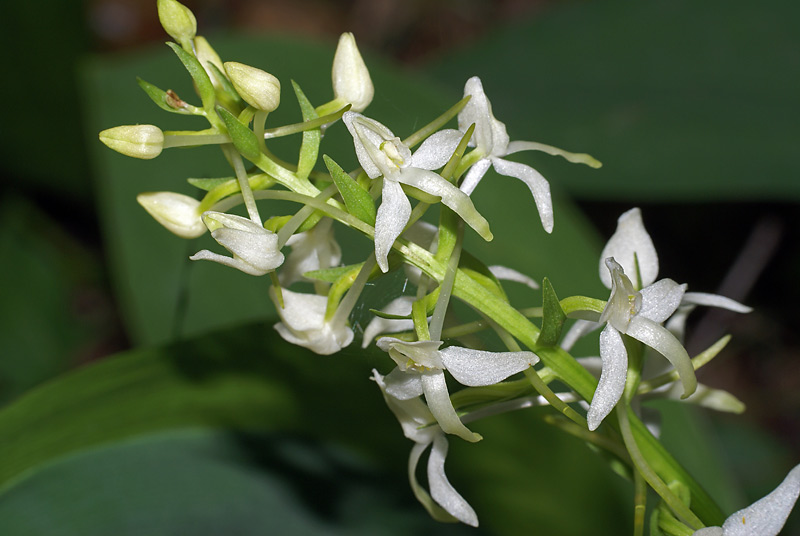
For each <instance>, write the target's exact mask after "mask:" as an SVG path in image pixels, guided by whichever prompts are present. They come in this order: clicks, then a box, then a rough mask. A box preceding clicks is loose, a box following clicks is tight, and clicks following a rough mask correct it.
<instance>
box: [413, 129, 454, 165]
mask: <svg viewBox="0 0 800 536" xmlns="http://www.w3.org/2000/svg"><path fill="white" fill-rule="evenodd" d="M462 136H463V134H462V133H461V132H459V131H458V130H454V129H446V130H440V131H439V132H437V133H436V134H433V135H432V136H429V137H428V139H426V140H425V141H424V142H422V145H420V146H419V149H417V150H416V151H415V152H414V154H413V155H411V160H410V161H409V163H408V165H409V166H410V167H416V168H421V169H427V170H433V169H439V168H440V167H443V166H444V165H445V164H446V163H447V161H448V160H450V157H451V156H453V153H454V152H455V151H456V147H458V144H459V143H460V142H461V137H462Z"/></svg>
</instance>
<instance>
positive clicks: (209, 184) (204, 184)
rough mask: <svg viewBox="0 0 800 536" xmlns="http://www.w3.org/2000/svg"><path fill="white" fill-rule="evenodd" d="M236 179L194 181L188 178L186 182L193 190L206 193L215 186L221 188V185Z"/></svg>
mask: <svg viewBox="0 0 800 536" xmlns="http://www.w3.org/2000/svg"><path fill="white" fill-rule="evenodd" d="M235 180H236V177H222V178H219V179H196V178H191V177H190V178H188V179H186V182H188V183H189V184H191V185H192V186H194V187H195V188H199V189H201V190H204V191H206V192H210V191H211V190H213V189H214V188H216V187H217V186H222V185H223V184H226V183H229V182H232V181H235Z"/></svg>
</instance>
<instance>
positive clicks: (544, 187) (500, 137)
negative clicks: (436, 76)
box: [458, 76, 601, 233]
mask: <svg viewBox="0 0 800 536" xmlns="http://www.w3.org/2000/svg"><path fill="white" fill-rule="evenodd" d="M464 96H465V97H466V96H470V100H469V102H468V103H467V105H466V106H464V109H463V110H461V113H459V114H458V128H459V130H460V131H461V132H466V131H467V129H468V128H469V126H470V125H472V124H473V123H474V124H475V135H474V137H473V140H474V142H470V145H473V146H475V148H476V149H475V150H476V151H477V155H476V156H479V157H480V159H479V160H478V161H477V162H476V163H475V164H474V165H473V166H472V167H471V168H470V170H469V171H468V172H467V175H466V176H465V177H464V180H463V182H462V183H461V190H462V191H464V192H465V193H467V194H472V192H473V191H474V190H475V187H476V186H478V183H479V182H480V181H481V179H482V178H483V176H484V175H485V174H486V172H487V171H488V169H489V166H492V167H494V170H495V171H496V172H497V173H499V174H500V175H505V176H507V177H514V178H517V179H519V180H521V181H522V182H524V183H525V185H526V186H527V187H528V188H529V189H530V191H531V194H533V199H534V201H535V202H536V208H537V209H538V210H539V217H540V218H541V220H542V226H543V227H544V230H545V231H547V232H548V233H550V232H552V231H553V203H552V200H551V199H550V185H549V184H548V182H547V180H546V179H545V178H544V177H543V176H542V175H541V173H539V172H538V171H536V170H535V169H533V168H532V167H530V166H526V165H525V164H520V163H518V162H511V161H510V160H504V159H503V157H505V156H508V155H510V154H513V153H516V152H519V151H543V152H546V153H548V154H551V155H558V156H562V157H564V158H566V159H567V160H568V161H570V162H575V163H581V164H586V165H588V166H591V167H594V168H598V167H600V166H601V164H600V162H598V161H597V160H595V159H594V158H592V157H591V156H589V155H588V154H575V153H569V152H567V151H564V150H562V149H558V148H556V147H551V146H549V145H544V144H541V143H535V142H531V141H509V137H508V133H507V132H506V126H505V124H503V123H502V122H500V121H498V120H497V119H495V117H494V114H493V113H492V104H491V103H490V102H489V99H488V98H487V97H486V94H485V93H484V92H483V84H482V83H481V79H480V78H478V77H477V76H473V77H472V78H470V79H469V80H467V83H466V85H465V86H464Z"/></svg>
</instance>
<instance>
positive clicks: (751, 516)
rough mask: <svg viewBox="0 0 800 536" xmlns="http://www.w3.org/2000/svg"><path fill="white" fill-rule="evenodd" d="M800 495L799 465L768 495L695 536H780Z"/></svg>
mask: <svg viewBox="0 0 800 536" xmlns="http://www.w3.org/2000/svg"><path fill="white" fill-rule="evenodd" d="M798 495H800V465H797V466H795V468H794V469H792V470H791V471H789V474H788V475H787V476H786V478H785V479H784V480H783V482H781V484H780V485H779V486H778V487H777V488H775V490H774V491H773V492H772V493H770V494H769V495H767V496H766V497H764V498H762V499H760V500H758V501H756V502H754V503H753V504H751V505H750V506H748V507H747V508H744V509H742V510H739V511H738V512H736V513H734V514H733V515H732V516H730V517H729V518H728V519H726V520H725V523H723V524H722V527H706V528H704V529H700V530H697V531H695V532H694V534H693V536H777V535H778V533H779V532H780V531H781V529H782V528H783V525H784V524H785V523H786V519H787V518H788V517H789V514H790V513H791V512H792V508H794V503H795V502H797V496H798Z"/></svg>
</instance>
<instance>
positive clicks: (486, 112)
mask: <svg viewBox="0 0 800 536" xmlns="http://www.w3.org/2000/svg"><path fill="white" fill-rule="evenodd" d="M467 95H469V96H470V99H469V102H467V105H466V106H464V109H463V110H461V112H459V114H458V130H460V131H461V132H466V131H467V129H468V128H469V126H470V125H472V124H473V123H474V124H475V132H474V134H473V137H472V139H473V140H474V141H471V142H470V145H473V143H474V145H476V146H477V147H478V149H479V150H481V151H483V152H484V153H485V154H487V155H488V154H490V153H491V152H492V148H493V147H494V143H493V141H492V137H493V136H492V121H491V120H492V105H491V104H490V103H489V99H488V98H486V93H484V92H483V84H482V83H481V79H480V78H478V77H477V76H473V77H472V78H470V79H469V80H467V83H466V84H465V85H464V96H465V97H466V96H467Z"/></svg>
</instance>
